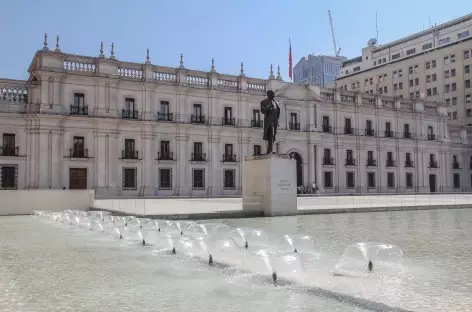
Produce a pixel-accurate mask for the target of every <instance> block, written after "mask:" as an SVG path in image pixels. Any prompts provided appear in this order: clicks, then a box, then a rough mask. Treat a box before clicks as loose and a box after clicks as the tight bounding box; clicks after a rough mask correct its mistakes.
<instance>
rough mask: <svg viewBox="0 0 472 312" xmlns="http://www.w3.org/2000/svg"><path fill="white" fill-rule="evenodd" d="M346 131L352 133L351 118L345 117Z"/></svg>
mask: <svg viewBox="0 0 472 312" xmlns="http://www.w3.org/2000/svg"><path fill="white" fill-rule="evenodd" d="M344 133H347V134H350V133H352V125H351V118H344Z"/></svg>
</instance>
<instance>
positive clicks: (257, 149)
mask: <svg viewBox="0 0 472 312" xmlns="http://www.w3.org/2000/svg"><path fill="white" fill-rule="evenodd" d="M252 151H253V153H252V155H253V156H258V155H261V153H262V147H261V146H260V145H258V144H256V145H254V146H253V147H252Z"/></svg>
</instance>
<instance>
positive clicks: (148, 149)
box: [141, 133, 156, 196]
mask: <svg viewBox="0 0 472 312" xmlns="http://www.w3.org/2000/svg"><path fill="white" fill-rule="evenodd" d="M141 139H142V142H143V144H142V149H143V152H142V155H143V173H142V174H143V181H144V183H143V195H144V196H154V194H155V191H154V190H155V188H154V184H153V182H152V181H153V176H154V175H155V174H156V172H155V168H154V167H155V166H153V164H154V163H155V161H154V158H155V157H153V156H154V153H153V149H154V144H153V142H154V140H155V136H154V135H152V133H146V134H143V135H142V136H141Z"/></svg>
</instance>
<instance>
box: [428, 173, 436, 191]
mask: <svg viewBox="0 0 472 312" xmlns="http://www.w3.org/2000/svg"><path fill="white" fill-rule="evenodd" d="M429 192H430V193H436V175H435V174H430V175H429Z"/></svg>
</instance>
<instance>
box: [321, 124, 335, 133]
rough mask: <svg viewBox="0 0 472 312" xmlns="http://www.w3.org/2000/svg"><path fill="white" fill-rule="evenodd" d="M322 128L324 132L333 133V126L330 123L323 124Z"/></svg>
mask: <svg viewBox="0 0 472 312" xmlns="http://www.w3.org/2000/svg"><path fill="white" fill-rule="evenodd" d="M321 130H322V131H323V132H324V133H333V127H331V126H330V125H322V126H321Z"/></svg>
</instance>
